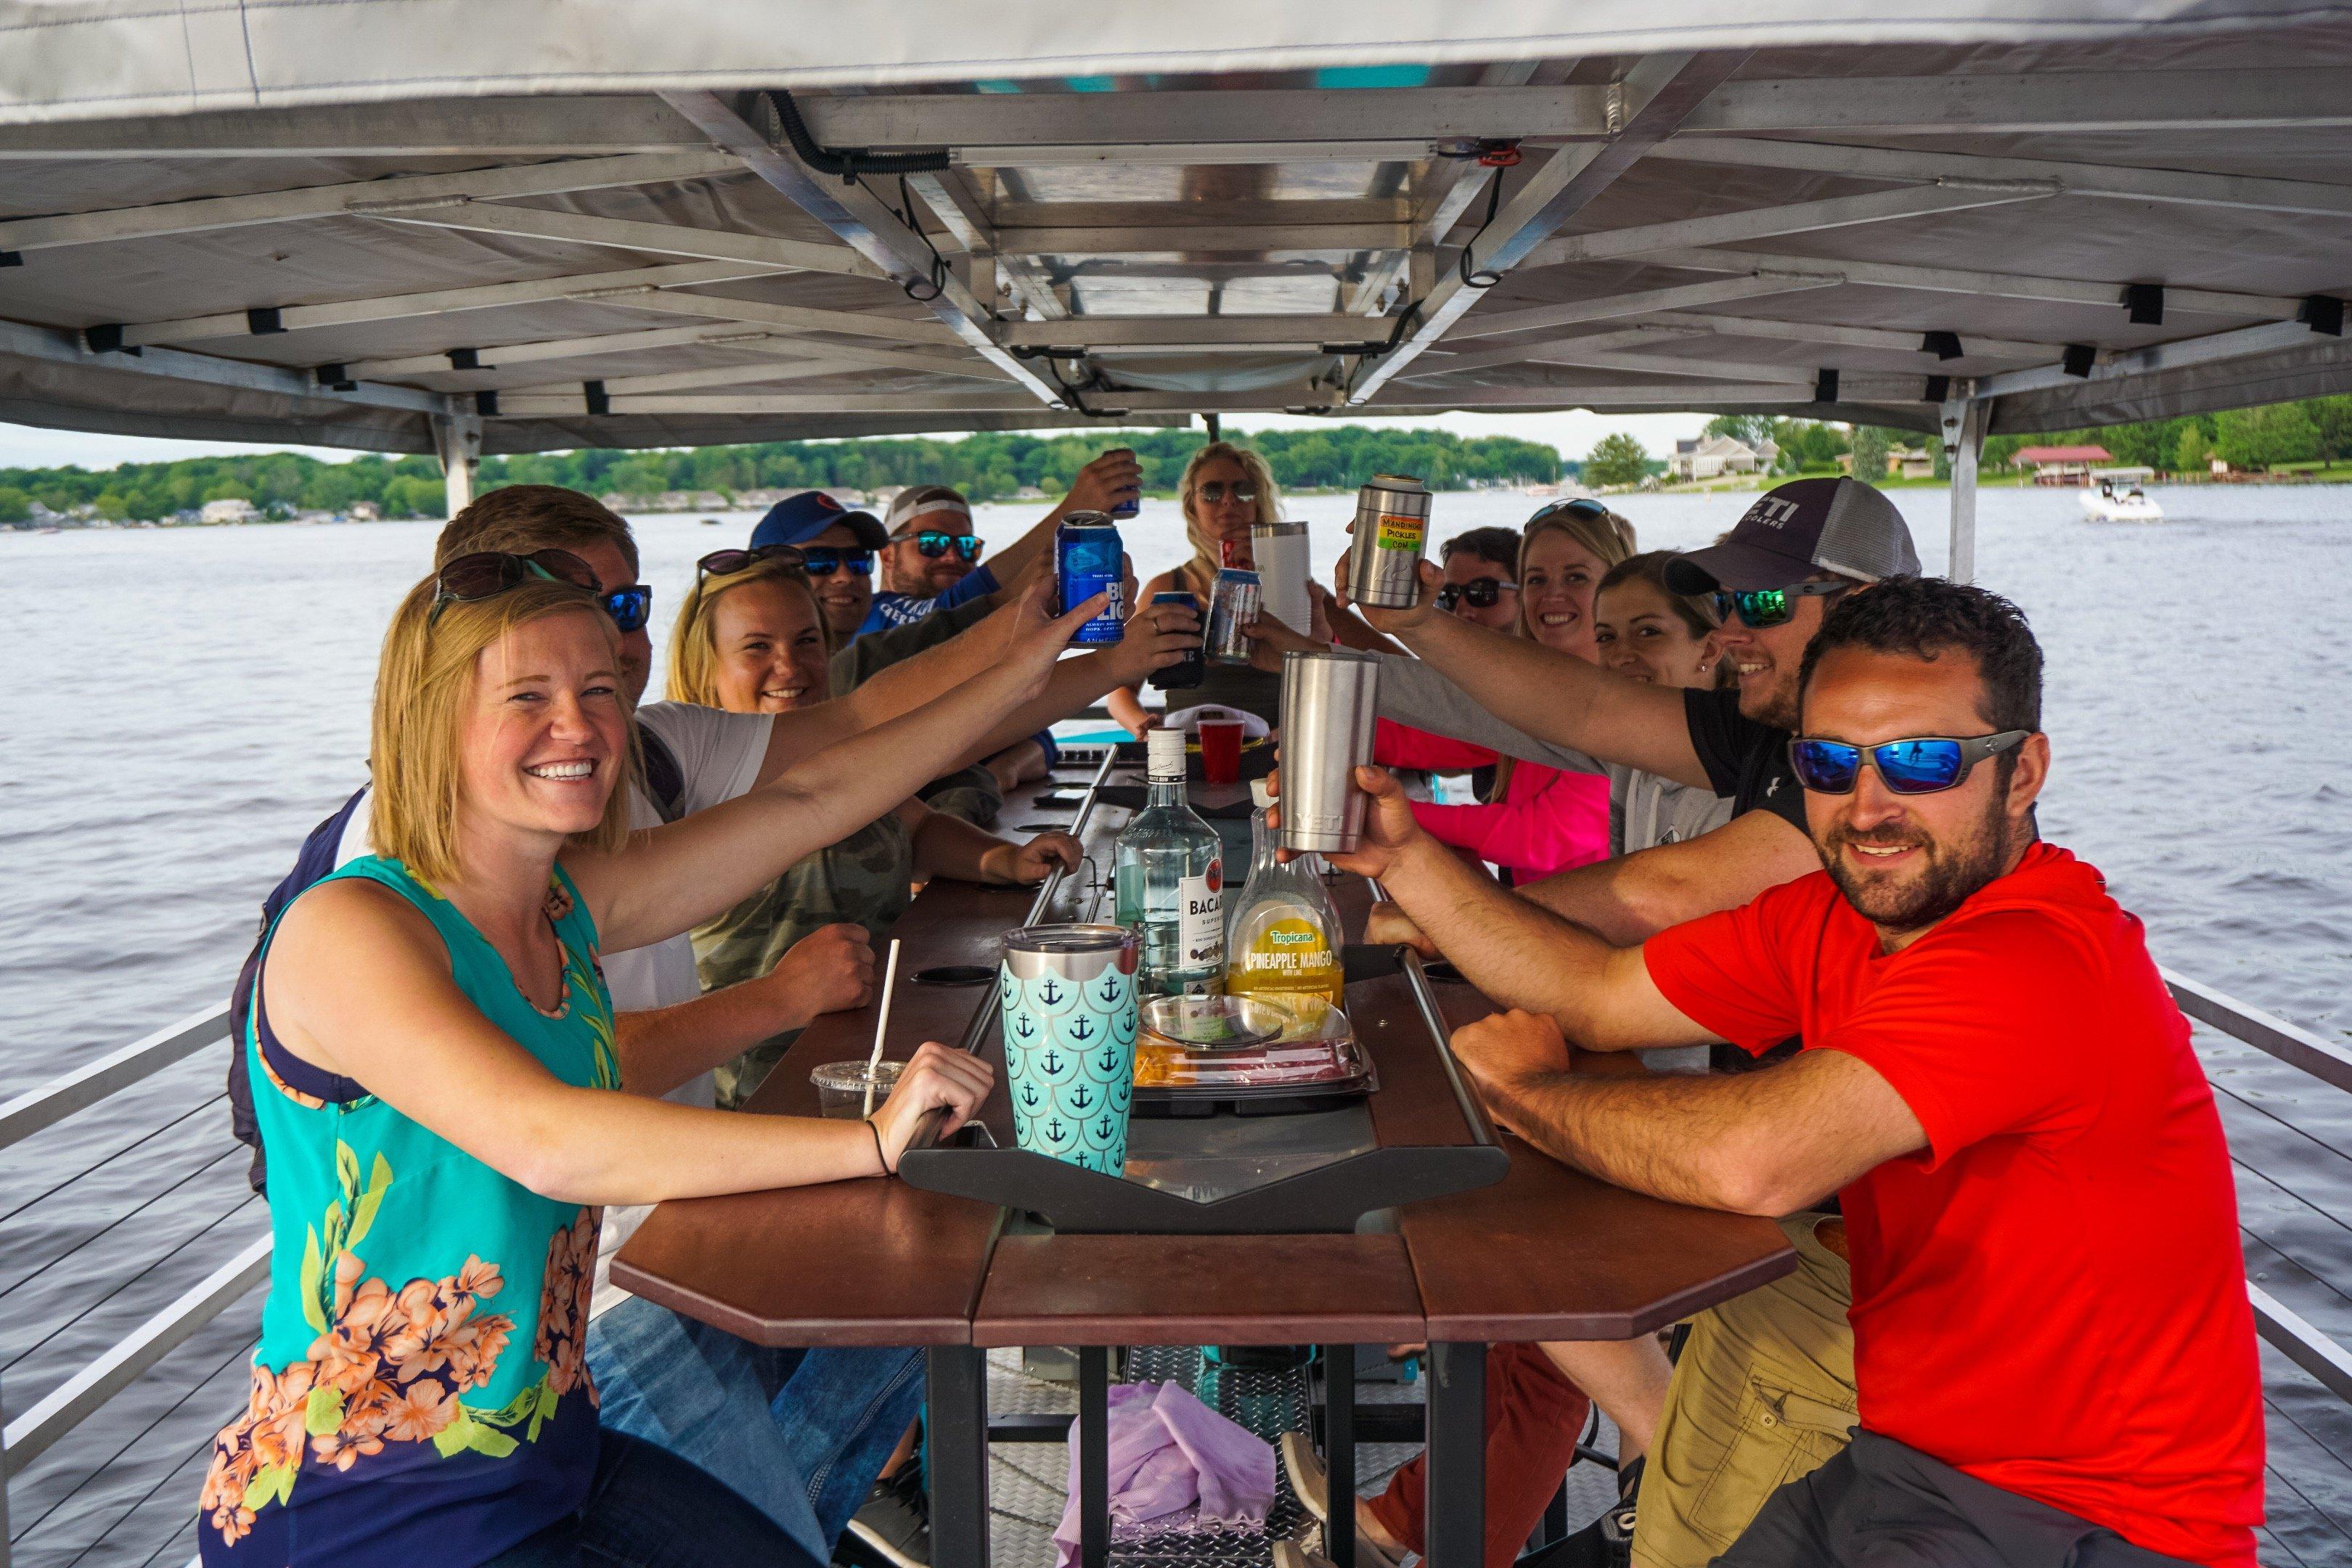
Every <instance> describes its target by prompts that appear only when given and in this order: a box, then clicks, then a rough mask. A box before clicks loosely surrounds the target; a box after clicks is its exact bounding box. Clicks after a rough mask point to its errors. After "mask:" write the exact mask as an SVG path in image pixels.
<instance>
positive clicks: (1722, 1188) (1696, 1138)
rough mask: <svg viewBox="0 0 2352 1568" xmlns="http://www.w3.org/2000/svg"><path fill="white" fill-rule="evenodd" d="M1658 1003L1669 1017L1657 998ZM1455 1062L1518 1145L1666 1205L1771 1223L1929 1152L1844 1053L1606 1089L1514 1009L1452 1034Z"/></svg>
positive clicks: (1617, 1083)
mask: <svg viewBox="0 0 2352 1568" xmlns="http://www.w3.org/2000/svg"><path fill="white" fill-rule="evenodd" d="M1635 956H1636V957H1638V956H1639V954H1638V952H1636V953H1635ZM1642 974H1643V979H1644V980H1645V981H1646V979H1647V977H1648V971H1647V970H1646V969H1644V970H1643V971H1642ZM1651 990H1652V992H1653V993H1654V992H1655V991H1656V987H1655V986H1654V985H1653V986H1652V987H1651ZM1657 1005H1659V1006H1661V1007H1664V1008H1666V1009H1667V1010H1668V1011H1669V1012H1672V1011H1673V1006H1672V1004H1670V1003H1667V1002H1666V1001H1665V999H1664V997H1663V996H1660V997H1658V998H1657ZM1675 1016H1676V1017H1680V1016H1681V1015H1680V1014H1679V1013H1676V1014H1675ZM1683 1023H1684V1025H1685V1028H1686V1029H1687V1030H1689V1031H1691V1032H1692V1035H1691V1037H1695V1038H1696V1037H1704V1036H1705V1031H1704V1030H1701V1029H1699V1027H1698V1026H1697V1025H1696V1024H1693V1023H1691V1022H1690V1020H1688V1019H1687V1018H1685V1019H1684V1020H1683ZM1454 1056H1455V1057H1456V1058H1459V1059H1460V1061H1461V1063H1462V1065H1463V1067H1464V1068H1465V1069H1467V1070H1468V1072H1469V1074H1470V1077H1471V1079H1473V1081H1475V1083H1476V1084H1477V1085H1478V1089H1479V1094H1480V1097H1481V1098H1482V1099H1483V1100H1485V1101H1486V1109H1487V1110H1489V1111H1490V1112H1491V1113H1492V1114H1493V1115H1494V1117H1495V1119H1496V1121H1500V1122H1501V1123H1503V1125H1505V1126H1506V1127H1508V1128H1509V1129H1511V1131H1514V1132H1517V1134H1518V1135H1519V1136H1520V1137H1522V1138H1525V1139H1526V1140H1527V1141H1528V1142H1530V1143H1533V1144H1534V1145H1535V1146H1536V1147H1537V1148H1538V1149H1541V1150H1542V1151H1543V1152H1545V1153H1547V1154H1549V1155H1550V1156H1551V1157H1552V1158H1553V1159H1555V1160H1559V1161H1561V1162H1563V1163H1567V1164H1570V1165H1574V1166H1576V1167H1577V1168H1578V1169H1580V1170H1582V1171H1587V1172H1590V1173H1592V1174H1593V1175H1596V1176H1599V1177H1600V1178H1601V1180H1603V1181H1605V1182H1614V1183H1615V1184H1617V1185H1619V1186H1621V1187H1628V1188H1631V1189H1632V1190H1633V1191H1634V1192H1637V1193H1648V1194H1651V1195H1652V1196H1654V1197H1661V1198H1668V1199H1671V1200H1673V1201H1674V1202H1676V1203H1685V1204H1696V1205H1701V1206H1702V1207H1706V1208H1715V1209H1729V1210H1732V1211H1734V1212H1736V1213H1739V1214H1752V1215H1765V1216H1768V1217H1770V1218H1778V1217H1779V1216H1780V1215H1786V1214H1794V1213H1796V1212H1797V1211H1798V1210H1799V1209H1801V1208H1805V1207H1807V1206H1809V1205H1812V1204H1816V1203H1819V1202H1820V1201H1821V1200H1822V1199H1823V1198H1825V1197H1827V1196H1829V1194H1832V1193H1833V1192H1836V1191H1837V1190H1838V1189H1839V1188H1841V1187H1843V1186H1844V1185H1845V1184H1847V1183H1849V1182H1851V1181H1853V1179H1854V1178H1856V1177H1857V1176H1860V1175H1861V1174H1862V1173H1864V1172H1865V1171H1868V1170H1870V1169H1872V1168H1873V1167H1874V1166H1877V1165H1880V1164H1883V1163H1885V1162H1886V1161H1888V1160H1892V1159H1895V1157H1897V1156H1898V1155H1903V1154H1907V1153H1910V1152H1913V1151H1915V1150H1918V1149H1924V1148H1926V1147H1927V1131H1926V1129H1924V1128H1923V1127H1921V1126H1920V1124H1919V1119H1918V1118H1917V1117H1916V1116H1915V1115H1914V1114H1912V1111H1911V1108H1910V1107H1909V1106H1908V1105H1907V1104H1906V1103H1905V1102H1904V1100H1903V1097H1902V1096H1901V1095H1899V1094H1897V1093H1895V1088H1894V1086H1893V1085H1892V1084H1890V1083H1888V1082H1887V1081H1886V1079H1885V1078H1883V1077H1881V1076H1880V1074H1879V1072H1878V1069H1877V1068H1873V1067H1871V1066H1869V1065H1868V1064H1867V1063H1865V1062H1864V1061H1863V1060H1862V1059H1861V1058H1858V1057H1853V1056H1848V1055H1847V1054H1846V1053H1844V1052H1843V1051H1833V1050H1832V1051H1801V1052H1799V1053H1798V1054H1797V1055H1796V1056H1795V1057H1793V1058H1790V1060H1788V1061H1785V1062H1781V1063H1780V1064H1778V1065H1776V1066H1773V1067H1769V1068H1761V1069H1759V1070H1758V1071H1756V1072H1749V1073H1734V1074H1727V1075H1723V1076H1706V1077H1691V1076H1688V1075H1684V1074H1674V1075H1670V1076H1669V1075H1662V1076H1660V1077H1657V1078H1649V1079H1635V1078H1620V1077H1613V1076H1612V1077H1605V1078H1604V1077H1597V1076H1594V1075H1591V1074H1589V1073H1577V1072H1574V1071H1571V1070H1570V1059H1569V1052H1568V1045H1567V1042H1566V1041H1565V1040H1564V1039H1563V1038H1562V1037H1561V1036H1560V1031H1559V1026H1557V1025H1556V1024H1554V1023H1553V1022H1552V1020H1551V1019H1549V1018H1545V1017H1538V1016H1535V1015H1533V1014H1530V1013H1523V1012H1511V1013H1499V1014H1496V1016H1493V1017H1491V1018H1484V1019H1481V1020H1480V1021H1479V1022H1477V1023H1475V1024H1472V1025H1469V1026H1466V1027H1464V1028H1461V1029H1457V1030H1455V1031H1454Z"/></svg>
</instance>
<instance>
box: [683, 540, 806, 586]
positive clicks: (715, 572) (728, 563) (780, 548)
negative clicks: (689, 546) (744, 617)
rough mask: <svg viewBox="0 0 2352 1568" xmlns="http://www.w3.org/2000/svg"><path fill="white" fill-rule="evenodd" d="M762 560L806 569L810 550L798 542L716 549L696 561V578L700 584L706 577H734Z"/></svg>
mask: <svg viewBox="0 0 2352 1568" xmlns="http://www.w3.org/2000/svg"><path fill="white" fill-rule="evenodd" d="M762 561H779V562H782V563H783V564H785V565H786V566H798V567H801V568H803V570H805V569H806V567H807V566H808V552H807V551H805V550H803V549H802V548H801V547H800V546H799V545H797V544H755V545H753V546H752V547H751V549H749V550H714V551H712V552H710V553H709V554H708V555H706V556H704V557H703V558H702V559H701V560H699V561H698V562H696V563H694V580H695V582H696V583H698V584H699V583H700V582H701V581H702V580H703V579H704V578H705V577H732V576H733V575H735V574H736V573H738V572H749V571H750V570H751V568H752V567H754V566H757V565H759V564H760V563H761V562H762Z"/></svg>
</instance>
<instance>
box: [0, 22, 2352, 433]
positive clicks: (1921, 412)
mask: <svg viewBox="0 0 2352 1568" xmlns="http://www.w3.org/2000/svg"><path fill="white" fill-rule="evenodd" d="M1885 13H1886V8H1885V7H1884V6H1883V5H1880V4H1878V0H1870V3H1869V4H1862V3H1851V4H1846V5H1808V6H1805V7H1802V8H1801V9H1800V8H1797V7H1793V6H1777V7H1776V6H1773V5H1739V6H1733V5H1718V4H1708V3H1704V0H1681V3H1675V0H1644V3H1643V4H1640V5H1633V4H1620V3H1605V4H1591V3H1585V4H1569V3H1566V0H1556V3H1552V4H1513V5H1488V4H1467V5H1465V4H1458V3H1457V4H1451V5H1438V4H1412V5H1408V4H1397V3H1393V0H1390V3H1382V0H1372V3H1369V4H1351V5H1329V4H1328V0H1316V3H1313V4H1307V3H1305V0H1249V3H1247V4H1237V3H1230V0H1212V3H1207V4H1195V5H1185V6H1145V5H1125V4H1118V5H1100V4H1097V5H1076V4H1066V5H1051V6H1048V5H1034V4H1029V5H1020V4H1013V5H993V6H975V5H963V4H940V3H935V0H908V3H901V4H896V5H890V6H887V7H884V6H880V5H870V4H856V5H835V6H824V7H819V6H802V5H795V6H791V7H783V6H775V5H750V4H742V3H736V4H706V5H695V6H667V5H666V6H653V5H628V4H618V3H609V0H608V3H606V4H603V5H583V4H570V3H568V4H565V5H552V4H548V3H547V0H505V3H499V0H345V3H343V4H338V5H319V4H314V3H310V0H299V3H296V0H288V3H282V4H247V5H231V6H224V7H220V8H216V9H202V8H196V7H181V8H176V9H173V10H169V11H166V10H161V9H158V8H156V7H153V6H152V5H150V4H147V3H146V0H99V3H91V4H81V3H76V4H62V3H57V0H40V3H25V0H15V3H7V0H0V37H5V38H6V39H7V40H8V41H7V43H6V44H5V46H0V263H5V264H6V265H5V266H0V418H7V419H11V420H16V421H21V422H25V423H30V424H36V425H47V426H61V427H70V428H81V429H96V430H109V431H117V432H123V433H132V434H142V435H177V436H208V437H223V438H231V439H244V440H257V441H258V440H275V441H303V442H310V443H317V444H323V445H340V446H346V447H365V448H375V449H383V450H410V451H425V450H436V449H438V450H440V451H442V452H443V453H444V455H445V456H446V457H448V458H452V459H459V458H464V457H466V456H467V455H469V454H470V453H472V452H474V451H476V450H487V451H493V452H498V451H527V450H536V449H544V448H550V447H577V446H614V447H625V446H653V445H689V444H701V443H710V442H719V441H733V440H753V439H770V438H778V437H804V436H838V435H850V434H862V433H879V432H888V431H905V430H925V429H929V430H936V429H948V428H961V429H985V428H1010V427H1023V426H1048V425H1070V424H1085V423H1088V422H1097V421H1101V422H1124V423H1135V422H1144V421H1154V422H1157V421H1168V420H1181V419H1182V418H1184V417H1186V416H1192V415H1195V414H1202V413H1219V412H1245V411H1254V410H1257V411H1263V410H1294V411H1306V412H1315V413H1321V414H1327V415H1328V416H1332V417H1334V418H1346V417H1350V416H1365V415H1375V414H1419V413H1424V412H1435V411H1439V410H1445V409H1463V408H1470V409H1530V410H1531V409H1556V408H1569V407H1589V408H1595V409H1609V410H1624V411H1636V410H1660V409H1693V408H1696V409H1723V410H1736V411H1743V412H1744V411H1756V412H1771V413H1786V414H1802V415H1809V416H1817V417H1827V418H1839V419H1853V420H1864V421H1868V422H1872V423H1876V424H1882V425H1891V426H1908V427H1913V428H1917V429H1922V430H1933V431H1937V432H1938V433H1939V434H1940V435H1941V437H1942V438H1943V440H1944V441H1945V443H1946V445H1947V447H1949V448H1950V449H1951V450H1953V451H1954V452H1955V454H1965V455H1966V457H1967V458H1971V459H1972V458H1973V453H1974V450H1975V445H1976V443H1978V442H1980V441H1981V439H1982V437H1983V436H1984V434H1985V433H1986V432H1987V431H1988V430H2036V429H2051V428H2062V427H2069V426H2085V425H2095V424H2099V423H2103V422H2111V421H2116V420H2125V419H2143V418H2149V417H2156V416H2167V415H2178V414H2182V413H2189V412H2196V411H2200V410H2205V409H2212V408H2221V407H2230V406H2238V405H2249V404H2254V403H2261V402H2268V401H2273V400H2277V399H2282V398H2288V397H2300V396H2310V395H2318V394H2322V393H2329V392H2339V391H2345V390H2347V389H2352V349H2347V340H2346V339H2345V337H2344V336H2343V314H2344V309H2343V300H2344V297H2345V296H2346V294H2347V291H2352V243H2347V242H2352V183H2347V175H2346V174H2345V170H2346V169H2347V166H2352V158H2348V157H2347V154H2352V71H2347V69H2346V67H2347V63H2352V13H2347V9H2345V8H2342V7H2327V6H2311V5H2288V4H2284V3H2276V4H2260V3H2235V4H2215V5H2194V4H2154V3H2148V0H2136V3H2135V0H2103V3H2084V0H2071V3H2064V4H2052V3H2047V0H2010V3H2007V4H1981V3H1979V4H1978V5H1974V6H1971V7H1969V8H1967V9H1966V10H1965V11H1964V12H1959V13H1953V12H1946V13H1944V14H1939V15H1933V16H1930V15H1927V14H1925V13H1921V12H1916V10H1915V11H1913V12H1911V13H1909V14H1905V15H1887V14H1885ZM779 89H782V90H779ZM845 169H846V170H847V171H848V172H849V174H854V177H845Z"/></svg>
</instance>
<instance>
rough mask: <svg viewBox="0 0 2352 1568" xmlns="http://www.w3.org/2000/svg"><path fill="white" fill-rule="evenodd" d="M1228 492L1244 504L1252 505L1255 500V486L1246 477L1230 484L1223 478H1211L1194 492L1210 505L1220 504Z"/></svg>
mask: <svg viewBox="0 0 2352 1568" xmlns="http://www.w3.org/2000/svg"><path fill="white" fill-rule="evenodd" d="M1228 492H1230V493H1231V494H1232V496H1233V498H1234V500H1237V501H1239V502H1241V503H1242V504H1243V505H1244V506H1252V505H1255V503H1256V501H1257V487H1256V486H1255V485H1254V484H1252V483H1250V482H1249V481H1248V480H1247V479H1242V480H1239V481H1238V482H1236V483H1234V484H1230V485H1229V484H1227V483H1225V481H1224V480H1223V479H1211V480H1209V481H1208V482H1207V483H1206V484H1204V485H1202V487H1201V488H1200V489H1198V490H1197V491H1195V492H1194V493H1195V494H1197V495H1198V496H1199V497H1200V498H1201V499H1202V500H1204V501H1207V502H1208V503H1209V504H1210V505H1211V506H1221V505H1223V503H1224V499H1225V496H1226V494H1227V493H1228Z"/></svg>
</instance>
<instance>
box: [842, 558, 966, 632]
mask: <svg viewBox="0 0 2352 1568" xmlns="http://www.w3.org/2000/svg"><path fill="white" fill-rule="evenodd" d="M996 588H997V582H996V574H994V573H993V572H991V571H990V570H989V569H988V568H987V567H985V566H979V567H974V568H973V569H972V570H971V571H970V572H967V573H965V574H963V576H962V577H961V578H959V579H958V580H957V581H955V582H954V583H952V584H949V586H948V588H947V590H946V591H945V592H944V593H942V594H940V595H939V596H938V597H937V598H931V599H919V598H917V597H916V596H915V595H912V594H877V595H874V606H873V608H871V609H869V610H867V611H866V619H865V620H864V621H863V622H861V623H860V624H859V626H858V627H857V635H858V636H859V637H864V636H865V635H866V633H867V632H879V631H887V630H888V629H889V628H890V627H892V626H913V625H914V624H915V623H916V622H917V621H919V620H921V619H922V618H923V617H924V616H929V615H930V614H932V613H933V612H935V611H939V610H948V609H953V608H954V607H955V606H956V605H964V604H969V603H971V601H972V600H974V599H978V598H982V597H984V596H986V595H990V594H993V593H995V592H996Z"/></svg>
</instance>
